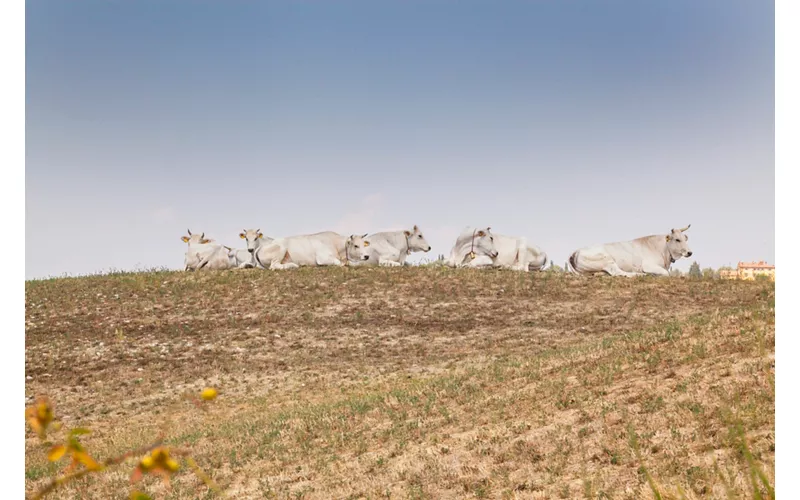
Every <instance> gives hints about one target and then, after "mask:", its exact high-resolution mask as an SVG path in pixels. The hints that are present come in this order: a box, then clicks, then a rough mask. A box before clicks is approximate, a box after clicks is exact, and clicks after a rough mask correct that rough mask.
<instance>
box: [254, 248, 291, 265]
mask: <svg viewBox="0 0 800 500" xmlns="http://www.w3.org/2000/svg"><path fill="white" fill-rule="evenodd" d="M260 257H261V256H260V255H259V258H260ZM269 267H270V269H278V270H283V269H297V268H298V267H300V266H299V265H297V264H296V263H294V262H292V261H291V257H290V256H289V251H288V250H286V249H285V248H278V249H277V252H275V251H273V253H272V260H271V261H270V265H269Z"/></svg>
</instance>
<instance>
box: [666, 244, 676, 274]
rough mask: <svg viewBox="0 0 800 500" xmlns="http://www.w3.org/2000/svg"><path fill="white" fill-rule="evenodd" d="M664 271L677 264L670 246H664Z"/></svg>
mask: <svg viewBox="0 0 800 500" xmlns="http://www.w3.org/2000/svg"><path fill="white" fill-rule="evenodd" d="M664 250H665V254H666V255H664V269H669V268H670V267H671V266H672V264H674V263H675V258H674V257H672V252H670V251H669V244H665V245H664Z"/></svg>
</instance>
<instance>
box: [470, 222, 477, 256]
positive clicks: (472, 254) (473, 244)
mask: <svg viewBox="0 0 800 500" xmlns="http://www.w3.org/2000/svg"><path fill="white" fill-rule="evenodd" d="M477 232H478V230H477V229H473V230H472V243H471V244H470V246H469V256H470V258H471V259H472V260H475V234H476V233H477Z"/></svg>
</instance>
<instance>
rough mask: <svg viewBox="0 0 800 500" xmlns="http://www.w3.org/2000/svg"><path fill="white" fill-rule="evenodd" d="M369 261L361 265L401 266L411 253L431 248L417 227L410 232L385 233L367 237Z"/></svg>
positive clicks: (428, 250)
mask: <svg viewBox="0 0 800 500" xmlns="http://www.w3.org/2000/svg"><path fill="white" fill-rule="evenodd" d="M367 240H368V241H367V243H369V252H368V253H369V259H366V260H364V261H363V262H362V263H360V264H361V265H370V266H391V267H397V266H402V265H404V264H405V263H406V257H408V256H409V255H410V254H411V252H430V251H431V246H430V245H429V244H428V242H427V241H426V240H425V237H424V236H423V235H422V232H421V231H420V230H419V227H417V226H414V228H413V229H412V230H411V231H408V230H406V231H386V232H382V233H374V234H370V235H369V236H367Z"/></svg>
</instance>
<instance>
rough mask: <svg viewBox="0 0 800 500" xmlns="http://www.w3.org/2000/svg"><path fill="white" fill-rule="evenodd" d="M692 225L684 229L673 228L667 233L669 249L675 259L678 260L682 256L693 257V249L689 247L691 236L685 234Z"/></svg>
mask: <svg viewBox="0 0 800 500" xmlns="http://www.w3.org/2000/svg"><path fill="white" fill-rule="evenodd" d="M690 227H692V225H691V224H689V225H688V226H686V227H684V228H682V229H673V230H672V231H670V233H669V234H668V235H667V250H668V251H669V255H670V257H672V259H673V260H678V259H680V258H681V257H691V256H692V250H691V249H690V248H689V243H688V241H689V236H688V235H686V234H684V232H686V231H688V230H689V228H690Z"/></svg>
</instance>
